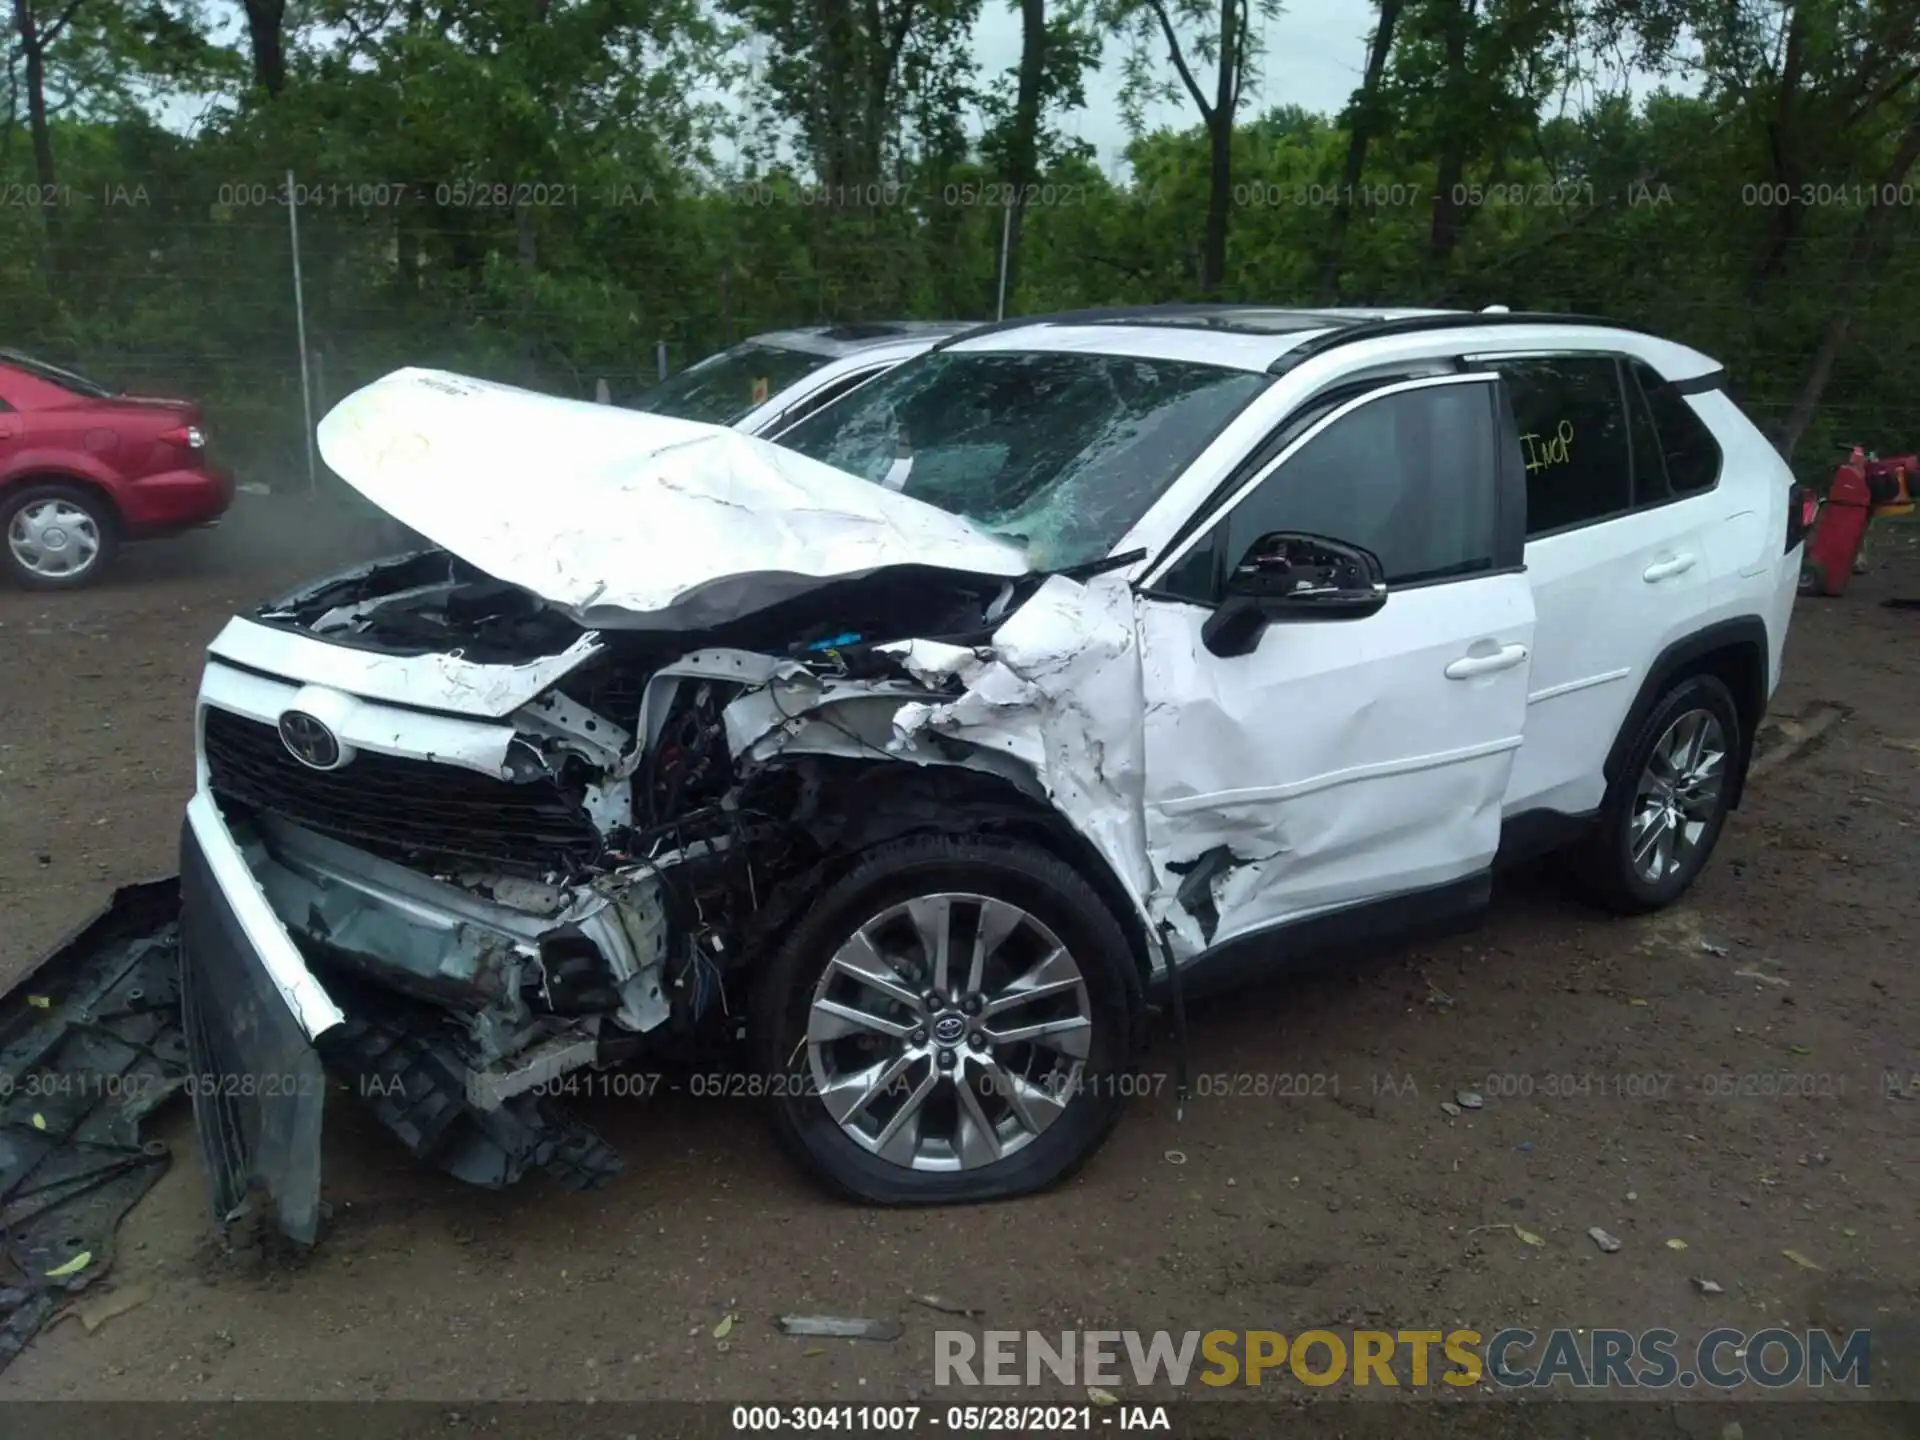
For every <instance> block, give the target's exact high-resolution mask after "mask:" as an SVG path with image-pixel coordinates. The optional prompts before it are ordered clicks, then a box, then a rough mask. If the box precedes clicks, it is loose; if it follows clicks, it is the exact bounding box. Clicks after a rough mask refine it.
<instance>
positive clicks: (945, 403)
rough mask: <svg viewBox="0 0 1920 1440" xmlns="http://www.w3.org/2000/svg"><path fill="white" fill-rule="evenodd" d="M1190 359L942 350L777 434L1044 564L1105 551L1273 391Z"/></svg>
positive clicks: (1081, 560)
mask: <svg viewBox="0 0 1920 1440" xmlns="http://www.w3.org/2000/svg"><path fill="white" fill-rule="evenodd" d="M1267 383H1268V381H1267V377H1266V376H1264V375H1255V374H1248V373H1246V372H1244V371H1238V370H1224V369H1221V368H1218V367H1216V366H1212V365H1198V364H1193V363H1190V362H1186V361H1174V360H1147V359H1139V358H1134V357H1130V356H1117V355H1086V354H1078V353H1071V352H1064V351H1063V352H1048V353H1039V354H1033V353H1029V354H997V353H984V354H983V353H956V352H954V351H941V352H939V353H937V354H933V355H928V356H926V357H924V358H922V359H920V360H918V361H911V362H909V363H907V364H905V365H902V366H901V367H900V368H899V369H897V370H895V371H893V372H892V373H890V374H888V375H885V376H882V377H881V378H880V379H879V380H876V381H874V382H873V383H872V384H871V385H868V386H865V387H863V388H862V389H860V390H859V391H857V392H855V393H854V394H853V395H851V396H849V397H848V398H847V400H846V401H845V402H844V403H842V404H839V405H834V406H830V407H828V408H827V409H826V410H823V411H821V412H820V413H819V414H817V415H815V416H813V417H811V418H810V419H808V420H805V421H803V422H801V423H800V424H799V425H797V426H795V427H794V428H793V429H792V430H790V431H788V432H787V433H786V434H785V435H784V436H782V437H781V440H780V443H781V444H783V445H785V446H787V447H789V448H790V449H794V450H798V451H799V452H800V453H801V454H803V455H807V456H809V457H811V458H813V459H815V460H824V461H825V462H826V463H827V464H829V465H834V466H838V467H839V468H840V469H842V470H846V471H849V472H850V473H852V474H855V475H859V476H861V477H863V478H864V479H867V480H871V481H873V482H874V483H876V484H879V485H885V486H887V487H888V488H890V489H894V490H898V491H900V492H901V493H903V494H906V495H910V496H912V497H913V498H914V499H916V500H924V501H926V502H927V503H928V504H930V505H937V506H939V507H940V508H941V509H942V510H947V511H950V512H951V513H953V514H955V515H961V516H965V517H966V518H967V519H968V520H971V521H973V522H974V523H975V524H976V525H979V526H980V527H981V528H982V529H985V530H990V531H992V532H994V533H995V534H998V535H1005V536H1007V537H1009V538H1011V539H1016V540H1020V541H1023V542H1024V543H1025V544H1026V545H1027V547H1028V554H1029V557H1030V558H1031V560H1032V562H1033V564H1034V566H1035V567H1036V568H1039V569H1049V570H1051V569H1061V568H1064V567H1067V566H1072V565H1081V564H1085V563H1086V562H1088V561H1091V560H1099V559H1102V558H1104V557H1105V556H1106V555H1107V554H1109V553H1110V552H1111V550H1112V548H1113V546H1114V545H1115V543H1116V542H1118V541H1119V539H1120V538H1121V537H1122V536H1123V535H1125V534H1126V533H1127V531H1128V530H1129V529H1131V528H1132V527H1133V525H1134V522H1136V521H1137V520H1139V518H1140V517H1141V516H1142V515H1144V514H1145V513H1146V510H1147V507H1148V506H1149V505H1151V504H1152V503H1153V502H1154V500H1155V499H1156V498H1158V497H1159V495H1160V493H1161V492H1162V491H1163V490H1165V489H1166V487H1167V486H1168V485H1169V484H1171V483H1172V482H1173V479H1174V477H1175V476H1177V475H1178V474H1179V473H1180V472H1181V471H1182V470H1184V469H1185V468H1186V467H1187V465H1188V464H1190V463H1191V462H1192V461H1193V459H1194V457H1195V456H1197V455H1198V454H1199V453H1200V452H1201V451H1202V450H1203V449H1205V448H1206V446H1207V444H1208V442H1209V441H1211V440H1212V439H1213V437H1214V436H1215V435H1217V434H1218V433H1219V432H1220V430H1221V429H1222V428H1223V427H1224V426H1225V425H1226V423H1227V422H1228V421H1229V420H1231V419H1232V418H1233V417H1234V416H1235V415H1237V414H1239V413H1240V411H1241V410H1242V409H1244V408H1245V407H1246V405H1247V403H1248V402H1249V401H1251V400H1252V399H1253V397H1254V396H1255V395H1257V394H1259V393H1260V391H1261V390H1262V389H1264V388H1265V387H1266V385H1267Z"/></svg>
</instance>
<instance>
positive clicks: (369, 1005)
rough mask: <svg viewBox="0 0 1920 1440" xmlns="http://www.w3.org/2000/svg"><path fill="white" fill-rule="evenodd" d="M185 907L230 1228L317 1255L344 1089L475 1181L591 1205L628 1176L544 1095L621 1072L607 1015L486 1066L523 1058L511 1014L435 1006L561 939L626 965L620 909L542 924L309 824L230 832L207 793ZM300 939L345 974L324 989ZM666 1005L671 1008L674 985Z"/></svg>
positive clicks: (429, 1156)
mask: <svg viewBox="0 0 1920 1440" xmlns="http://www.w3.org/2000/svg"><path fill="white" fill-rule="evenodd" d="M180 903H181V915H180V929H181V948H182V957H181V962H182V963H181V968H182V979H181V992H182V1004H183V1012H184V1020H185V1026H186V1032H187V1040H188V1045H189V1049H190V1056H191V1071H192V1074H191V1078H190V1080H189V1086H188V1088H189V1090H190V1092H191V1094H192V1097H193V1106H194V1120H195V1126H196V1129H197V1130H198V1131H199V1135H200V1144H201V1151H202V1156H203V1159H204V1162H205V1166H206V1170H207V1175H208V1183H209V1186H210V1190H211V1200H212V1204H213V1209H214V1212H215V1215H216V1217H217V1218H219V1219H220V1220H222V1222H223V1223H227V1222H231V1221H233V1220H236V1219H238V1218H239V1217H241V1216H242V1215H244V1214H247V1213H248V1212H249V1211H250V1210H251V1209H253V1208H255V1207H256V1206H258V1207H259V1208H262V1209H263V1210H264V1211H265V1212H266V1213H267V1214H268V1215H269V1216H270V1217H271V1219H272V1221H273V1223H274V1224H275V1226H276V1227H277V1228H278V1229H280V1230H281V1231H282V1232H283V1233H285V1234H286V1235H287V1236H289V1237H290V1238H291V1239H293V1240H295V1241H297V1242H300V1243H303V1244H305V1243H311V1242H312V1240H313V1239H314V1237H315V1235H316V1233H317V1230H318V1226H319V1221H320V1218H321V1214H322V1207H321V1202H320V1173H321V1162H320V1135H321V1125H322V1116H323V1111H324V1108H325V1101H326V1096H327V1092H328V1089H329V1086H330V1085H331V1086H334V1087H337V1088H342V1089H345V1090H347V1091H349V1092H354V1093H356V1094H357V1098H358V1099H359V1100H360V1101H361V1102H362V1103H365V1104H366V1105H367V1106H369V1107H370V1108H371V1109H372V1110H373V1111H374V1113H375V1114H376V1116H378V1118H379V1119H380V1120H381V1121H382V1122H383V1123H384V1124H385V1125H386V1126H387V1128H388V1129H390V1130H391V1131H393V1132H394V1134H396V1135H397V1136H398V1137H399V1138H400V1139H401V1141H402V1142H403V1143H404V1144H406V1146H407V1147H408V1149H409V1150H411V1151H412V1152H413V1153H414V1154H415V1155H416V1156H418V1157H419V1158H421V1159H423V1160H427V1161H429V1162H431V1163H434V1164H437V1165H439V1166H440V1167H441V1168H443V1169H445V1170H447V1171H449V1172H450V1173H452V1174H454V1175H456V1176H458V1177H459V1178H461V1179H463V1180H467V1181H469V1182H471V1183H474V1184H479V1185H486V1186H500V1185H505V1184H509V1183H511V1182H513V1181H514V1180H517V1179H518V1178H519V1177H520V1176H521V1175H522V1174H523V1173H525V1171H526V1170H527V1169H528V1168H530V1167H532V1166H544V1167H545V1168H547V1169H548V1170H549V1171H551V1172H553V1173H555V1174H556V1176H557V1177H558V1178H559V1179H560V1180H561V1182H562V1183H563V1184H565V1185H567V1186H568V1187H569V1188H574V1189H586V1188H592V1187H594V1186H596V1185H599V1184H602V1183H604V1182H605V1181H606V1180H608V1179H610V1178H611V1177H612V1176H613V1175H615V1174H617V1173H618V1172H619V1170H620V1168H621V1166H620V1160H619V1158H618V1156H616V1155H615V1154H614V1153H613V1151H612V1150H611V1149H610V1148H609V1147H608V1146H607V1145H606V1144H605V1142H603V1141H602V1140H600V1139H599V1137H598V1136H597V1135H595V1134H594V1133H593V1132H592V1131H591V1130H589V1129H587V1128H586V1127H585V1126H583V1125H580V1124H578V1123H577V1122H572V1121H570V1120H568V1119H566V1118H564V1117H562V1116H559V1115H557V1114H555V1113H553V1112H552V1111H551V1110H550V1108H549V1107H548V1106H547V1104H546V1102H545V1100H544V1098H543V1097H542V1096H540V1095H539V1094H538V1093H537V1092H538V1091H539V1089H540V1087H541V1086H542V1085H543V1084H544V1083H545V1082H547V1081H549V1080H551V1079H553V1078H555V1077H556V1076H558V1075H560V1074H563V1073H565V1072H567V1071H569V1070H571V1069H575V1068H578V1067H579V1066H582V1065H586V1064H590V1063H596V1062H597V1061H599V1060H600V1059H602V1058H603V1047H602V1045H601V1043H600V1041H599V1037H598V1019H599V1017H590V1018H588V1019H585V1020H581V1021H548V1022H547V1028H546V1030H545V1031H542V1032H539V1033H531V1032H520V1033H517V1034H516V1035H514V1036H512V1037H511V1041H518V1042H520V1048H518V1049H517V1050H515V1051H514V1052H513V1053H512V1054H511V1055H510V1056H508V1057H496V1058H495V1060H494V1062H493V1063H490V1064H488V1063H476V1062H475V1054H476V1045H480V1046H484V1045H485V1044H486V1043H487V1041H488V1040H489V1039H491V1040H493V1041H496V1042H498V1043H499V1044H500V1045H501V1046H505V1045H506V1044H508V1043H510V1040H509V1037H505V1036H502V1035H500V1034H498V1033H497V1032H498V1030H499V1027H500V1025H501V1024H502V1021H501V1018H500V1017H501V1015H502V1014H503V1013H507V1011H508V1007H495V1008H494V1009H493V1010H491V1011H489V1012H488V1013H487V1014H486V1015H484V1016H481V1015H475V1016H472V1017H469V1023H468V1024H467V1025H465V1026H462V1025H460V1024H458V1023H456V1016H455V1014H454V1012H453V1011H451V1010H450V1009H448V1008H446V1000H447V997H446V996H445V995H436V993H435V989H436V986H440V987H443V988H445V989H446V990H448V991H452V990H453V989H455V988H456V987H459V986H461V985H463V984H464V985H466V986H467V987H468V988H469V990H470V993H473V994H488V993H490V991H492V990H494V989H495V987H498V986H508V985H510V984H511V978H510V977H511V976H512V974H513V973H514V971H513V969H512V967H511V966H510V965H508V964H505V963H502V964H501V965H500V966H499V968H498V969H497V971H495V972H494V973H492V974H489V973H487V966H488V965H489V963H490V960H491V959H492V958H494V957H503V958H506V959H510V958H511V957H512V955H513V954H514V953H516V951H532V952H537V951H538V949H539V947H540V946H541V945H542V944H543V943H548V942H550V941H551V940H552V939H554V938H555V937H558V938H560V939H562V940H572V939H580V938H585V937H588V936H596V935H597V936H599V937H600V938H601V939H602V940H603V941H604V942H606V944H605V948H606V949H608V950H615V949H619V948H620V942H622V941H624V940H625V939H626V936H625V932H624V931H621V930H620V929H619V926H618V922H617V919H616V916H617V911H616V909H615V907H614V905H613V904H612V903H611V902H610V901H609V902H605V903H602V904H600V905H597V906H592V905H589V906H585V907H582V906H580V905H578V904H577V903H576V905H575V908H574V909H573V910H571V911H564V912H562V913H560V914H558V915H556V916H554V917H552V918H551V919H548V920H544V921H543V920H542V919H541V918H540V917H537V916H535V915H532V914H528V913H526V912H520V911H514V910H511V909H509V908H508V907H506V906H494V905H489V904H487V903H486V902H483V901H481V900H479V899H478V898H476V897H472V896H468V895H466V894H465V893H464V892H461V891H458V890H456V889H454V887H451V886H444V885H438V884H436V883H435V882H434V881H432V880H430V879H428V878H427V877H423V876H420V875H417V874H414V873H412V872H408V871H406V870H404V869H403V868H402V867H399V866H395V865H389V864H387V863H385V862H382V861H380V860H379V859H378V858H377V857H374V856H372V855H369V854H366V853H365V852H361V851H357V850H354V849H353V848H352V847H349V846H345V845H340V844H338V843H337V842H333V841H329V840H327V839H326V838H325V837H322V836H318V835H313V834H311V833H307V832H303V831H300V830H299V829H298V827H294V826H290V825H285V824H281V823H277V822H274V821H272V820H271V819H264V820H262V821H260V822H258V830H256V829H255V828H254V826H253V824H252V823H249V822H244V821H230V820H229V818H228V817H227V816H226V815H225V814H224V813H223V812H222V810H221V807H220V805H219V804H218V802H217V801H216V800H215V798H214V797H213V796H212V795H211V794H209V793H208V792H206V791H205V790H202V791H201V792H200V793H198V794H196V795H195V796H194V798H193V800H192V801H191V802H190V803H189V805H188V809H187V818H186V821H185V823H184V824H183V826H182V829H181V842H180ZM290 927H291V928H290ZM296 932H297V933H298V934H299V936H300V940H301V942H304V943H305V944H306V945H307V946H309V947H313V946H316V945H318V946H322V947H324V948H327V949H329V950H332V951H334V952H336V953H337V954H339V955H340V956H341V957H343V959H344V960H345V963H344V964H343V965H342V966H341V967H340V969H339V970H338V972H337V973H336V972H333V971H329V972H328V979H327V981H326V982H325V983H323V982H322V979H321V978H320V977H319V976H318V975H316V974H315V972H314V970H313V969H311V968H310V967H309V964H308V960H307V956H306V954H305V953H303V950H302V945H301V943H296V940H295V938H294V934H295V933H296ZM356 954H358V955H360V956H361V957H362V958H364V959H366V960H369V961H377V963H379V964H381V965H383V966H385V967H387V968H388V970H389V971H390V972H391V973H390V974H389V975H387V976H383V977H382V979H383V980H386V981H388V982H389V984H387V985H381V984H373V985H368V984H366V983H364V981H363V978H362V977H361V976H359V975H357V974H356V973H355V972H354V971H353V969H352V957H353V956H355V955H356ZM396 977H397V979H398V981H399V983H398V984H397V985H393V984H391V982H392V981H393V980H394V979H395V978H396ZM409 989H411V990H412V992H413V994H412V995H409V994H408V993H407V991H408V990H409ZM335 992H337V993H338V996H339V998H338V999H337V1000H336V993H335ZM650 993H651V997H652V1000H653V1001H654V1002H656V1003H658V1004H660V1005H662V1006H663V1005H664V1001H663V1000H662V999H661V997H660V996H659V994H658V991H657V985H654V986H653V988H652V989H651V992H650ZM416 997H417V998H416ZM494 998H496V999H505V998H508V997H505V996H501V995H498V994H497V993H496V994H495V996H494ZM488 1027H491V1029H489V1028H488ZM476 1030H479V1031H481V1032H483V1033H481V1034H480V1035H479V1037H478V1038H476V1034H475V1033H474V1032H475V1031H476Z"/></svg>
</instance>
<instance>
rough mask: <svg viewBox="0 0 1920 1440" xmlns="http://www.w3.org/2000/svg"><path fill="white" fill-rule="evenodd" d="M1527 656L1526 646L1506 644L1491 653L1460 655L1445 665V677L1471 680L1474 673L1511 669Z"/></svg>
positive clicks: (1488, 673) (1482, 673)
mask: <svg viewBox="0 0 1920 1440" xmlns="http://www.w3.org/2000/svg"><path fill="white" fill-rule="evenodd" d="M1526 658H1527V647H1526V646H1524V645H1508V646H1505V647H1503V648H1501V649H1499V650H1496V651H1494V652H1493V653H1492V654H1491V655H1462V656H1461V657H1460V658H1459V659H1458V660H1456V661H1454V662H1453V663H1452V664H1451V665H1449V666H1447V679H1449V680H1471V679H1473V677H1474V676H1476V675H1491V674H1493V673H1494V672H1495V671H1496V670H1511V669H1512V668H1513V667H1514V666H1516V665H1518V664H1519V663H1520V662H1521V661H1522V660H1524V659H1526Z"/></svg>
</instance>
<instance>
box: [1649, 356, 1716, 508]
mask: <svg viewBox="0 0 1920 1440" xmlns="http://www.w3.org/2000/svg"><path fill="white" fill-rule="evenodd" d="M1633 375H1634V378H1635V379H1636V380H1637V381H1639V383H1640V388H1641V389H1642V390H1644V391H1645V392H1646V396H1647V405H1648V408H1650V409H1651V410H1652V411H1653V423H1654V427H1655V428H1656V429H1657V430H1658V431H1659V434H1660V449H1661V452H1662V454H1663V455H1664V457H1665V459H1666V462H1667V480H1668V483H1669V484H1670V485H1671V486H1672V487H1673V493H1674V494H1675V495H1699V494H1701V493H1703V492H1705V491H1708V490H1711V489H1712V488H1713V487H1714V486H1715V485H1717V484H1719V483H1720V442H1719V441H1718V440H1716V439H1714V438H1713V432H1712V431H1711V430H1709V429H1708V428H1707V423H1706V421H1704V420H1702V419H1701V418H1700V417H1699V416H1698V415H1696V414H1694V413H1693V407H1692V406H1691V405H1689V404H1687V398H1686V396H1684V395H1681V394H1679V393H1678V392H1677V391H1675V390H1674V388H1673V387H1672V386H1671V385H1669V384H1668V383H1667V382H1666V381H1664V380H1662V379H1661V378H1660V377H1659V376H1658V375H1656V374H1654V373H1653V371H1652V369H1651V368H1649V367H1648V366H1646V365H1643V364H1641V363H1640V362H1639V361H1638V360H1636V361H1634V362H1633Z"/></svg>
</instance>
